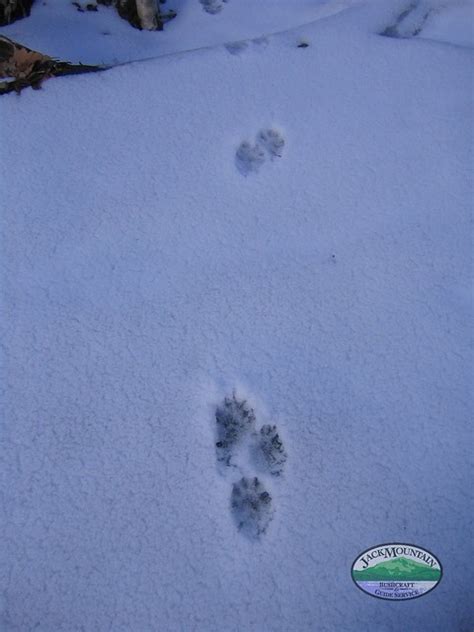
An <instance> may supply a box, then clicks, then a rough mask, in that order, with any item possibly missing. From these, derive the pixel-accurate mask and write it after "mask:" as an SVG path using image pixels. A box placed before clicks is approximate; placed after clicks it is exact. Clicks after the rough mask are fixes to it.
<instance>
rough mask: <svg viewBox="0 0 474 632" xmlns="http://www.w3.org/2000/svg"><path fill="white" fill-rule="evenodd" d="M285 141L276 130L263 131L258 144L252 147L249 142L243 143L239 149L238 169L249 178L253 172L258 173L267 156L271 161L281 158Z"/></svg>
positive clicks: (236, 159) (236, 160)
mask: <svg viewBox="0 0 474 632" xmlns="http://www.w3.org/2000/svg"><path fill="white" fill-rule="evenodd" d="M284 146H285V139H284V138H283V136H282V135H281V134H280V132H278V131H277V130H275V129H272V128H269V129H262V130H260V132H258V134H257V138H256V143H255V144H254V145H252V144H251V143H249V142H248V141H243V142H242V143H241V144H240V145H239V147H238V148H237V152H236V154H235V162H236V165H237V169H238V170H239V171H240V172H241V173H242V174H243V175H244V176H247V175H249V174H250V173H252V172H257V171H258V170H259V169H260V167H261V166H262V165H263V163H264V162H265V159H266V154H268V155H269V156H270V159H271V160H273V159H274V158H281V157H282V155H283V148H284Z"/></svg>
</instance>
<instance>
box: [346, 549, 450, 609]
mask: <svg viewBox="0 0 474 632" xmlns="http://www.w3.org/2000/svg"><path fill="white" fill-rule="evenodd" d="M382 546H413V547H415V548H416V549H422V550H423V551H426V552H427V553H429V554H430V555H431V557H433V558H434V559H435V560H436V561H437V562H438V564H439V568H440V571H441V575H440V578H439V580H438V581H437V582H436V584H435V585H434V586H433V587H432V588H430V589H429V590H427V591H426V592H424V593H423V594H421V595H418V596H417V597H408V599H391V598H390V597H379V596H378V595H373V594H372V593H370V592H367V591H366V590H364V589H363V588H362V587H361V586H359V584H358V583H357V581H356V580H355V579H354V576H353V575H352V571H353V570H354V564H355V563H356V562H357V560H358V559H359V558H360V557H362V555H364V553H368V552H369V551H372V550H373V549H377V548H378V547H382ZM350 573H351V579H352V581H353V582H354V584H355V585H356V586H357V588H358V589H359V590H360V591H361V592H363V593H364V595H368V596H369V597H373V598H374V599H381V600H382V601H391V602H392V603H393V602H400V601H413V600H414V599H421V597H425V596H426V595H428V594H429V593H430V592H433V590H434V589H435V588H437V587H438V586H439V585H440V583H441V580H442V579H443V574H444V570H443V565H442V564H441V562H440V560H439V557H438V556H437V555H435V554H434V553H432V552H431V551H430V550H429V549H427V548H425V547H424V546H418V544H410V543H409V542H384V543H382V544H374V546H369V548H368V549H365V550H364V551H361V552H360V553H359V554H358V555H357V556H356V557H355V558H354V561H353V562H352V564H351V571H350Z"/></svg>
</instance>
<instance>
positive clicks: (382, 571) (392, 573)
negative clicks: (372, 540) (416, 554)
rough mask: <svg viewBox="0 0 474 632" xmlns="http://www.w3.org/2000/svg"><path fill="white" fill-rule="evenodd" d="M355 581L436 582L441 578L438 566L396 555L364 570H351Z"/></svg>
mask: <svg viewBox="0 0 474 632" xmlns="http://www.w3.org/2000/svg"><path fill="white" fill-rule="evenodd" d="M352 577H353V578H354V579H355V580H356V581H390V580H396V581H426V582H430V581H433V582H436V581H439V579H440V578H441V571H440V569H439V568H430V567H429V566H426V565H425V564H420V563H419V562H413V561H412V560H407V559H406V557H397V558H396V559H394V560H390V561H389V562H380V564H377V565H376V566H372V567H371V568H366V569H365V570H364V571H352Z"/></svg>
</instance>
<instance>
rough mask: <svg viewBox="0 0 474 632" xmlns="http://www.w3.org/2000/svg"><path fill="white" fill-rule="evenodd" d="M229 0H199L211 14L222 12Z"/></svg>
mask: <svg viewBox="0 0 474 632" xmlns="http://www.w3.org/2000/svg"><path fill="white" fill-rule="evenodd" d="M227 1H228V0H199V2H200V3H201V5H202V8H203V9H204V11H205V12H206V13H210V14H211V15H215V14H216V13H220V12H221V11H222V9H223V7H224V4H225V3H226V2H227Z"/></svg>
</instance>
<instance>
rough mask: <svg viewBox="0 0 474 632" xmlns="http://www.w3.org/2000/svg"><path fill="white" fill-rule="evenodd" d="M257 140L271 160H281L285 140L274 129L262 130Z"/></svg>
mask: <svg viewBox="0 0 474 632" xmlns="http://www.w3.org/2000/svg"><path fill="white" fill-rule="evenodd" d="M258 140H259V142H260V143H261V145H262V146H263V147H265V149H266V150H267V151H268V153H269V154H270V156H271V157H272V158H274V157H278V158H281V156H282V153H283V147H284V146H285V140H284V138H283V136H282V135H281V134H280V133H279V132H277V131H276V130H275V129H263V130H262V131H261V132H259V134H258Z"/></svg>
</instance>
